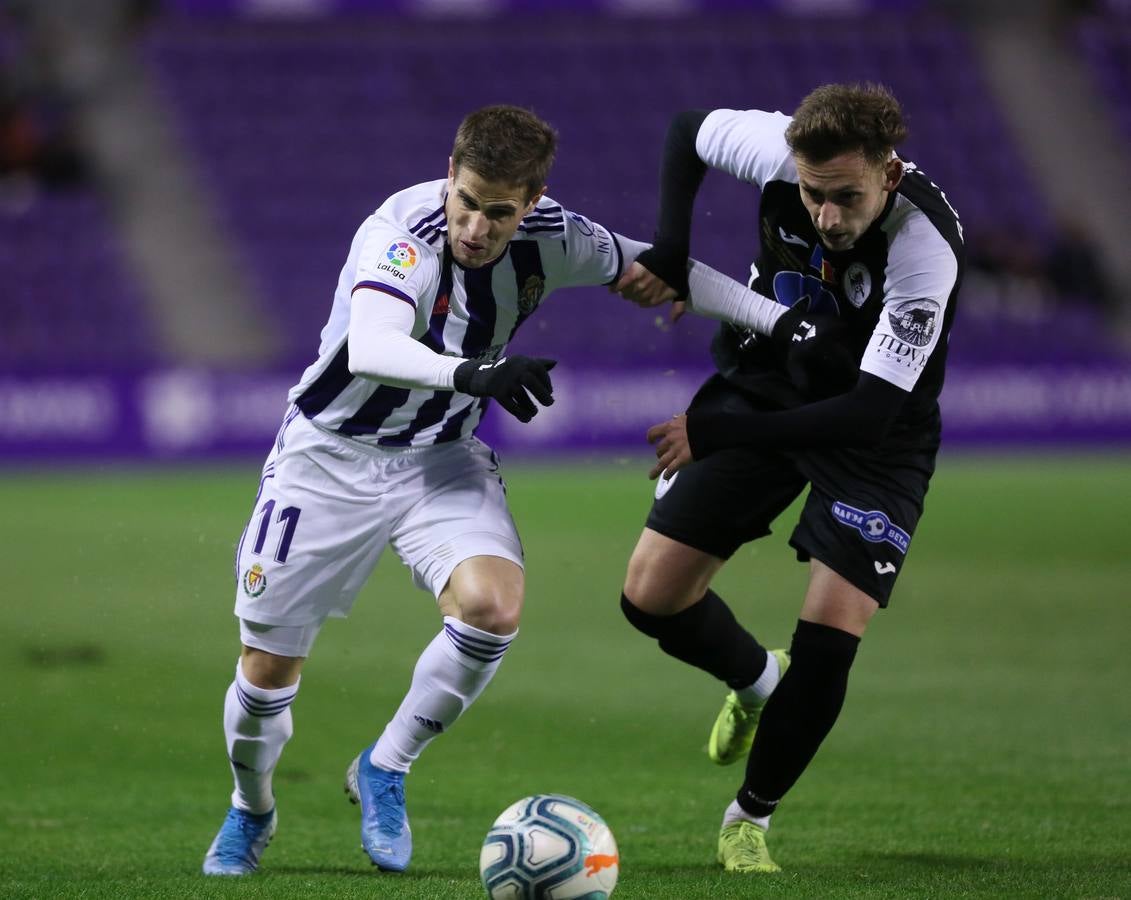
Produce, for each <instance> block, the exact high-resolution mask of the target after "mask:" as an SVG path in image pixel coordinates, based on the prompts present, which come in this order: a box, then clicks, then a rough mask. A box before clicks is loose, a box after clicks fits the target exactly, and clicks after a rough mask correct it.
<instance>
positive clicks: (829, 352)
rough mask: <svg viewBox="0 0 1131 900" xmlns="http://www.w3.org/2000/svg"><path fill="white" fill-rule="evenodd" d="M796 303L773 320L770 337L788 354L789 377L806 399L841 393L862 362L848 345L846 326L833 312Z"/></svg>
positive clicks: (853, 382)
mask: <svg viewBox="0 0 1131 900" xmlns="http://www.w3.org/2000/svg"><path fill="white" fill-rule="evenodd" d="M807 307H808V303H805V302H801V303H795V304H794V305H793V306H791V307H790V308H789V309H787V310H786V311H785V313H784V314H783V315H782V316H781V318H779V319H778V320H777V322H775V323H774V327H773V329H772V331H771V333H770V338H771V339H772V340H773V342H774V343H775V344H776V345H777V346H778V348H779V349H780V350H782V352H784V354H785V367H786V371H787V372H788V373H789V377H790V380H791V381H792V382H793V383H794V385H795V386H796V387H797V389H798V390H799V391H800V392H801V394H802V396H803V397H805V398H806V399H807V400H819V399H823V398H825V397H831V396H833V395H835V394H842V393H844V392H845V391H847V390H849V389H850V388H851V387H852V385H853V384H855V383H856V378H857V376H858V375H859V374H860V361H859V360H858V359H854V358H853V356H852V353H851V351H850V350H849V349H848V347H847V346H845V343H844V338H845V335H846V333H847V329H846V328H845V326H844V323H843V322H841V320H840V319H839V318H838V317H836V316H832V315H828V314H822V313H816V314H814V313H811V312H809V311H808V309H807Z"/></svg>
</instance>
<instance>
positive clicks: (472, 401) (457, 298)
mask: <svg viewBox="0 0 1131 900" xmlns="http://www.w3.org/2000/svg"><path fill="white" fill-rule="evenodd" d="M446 194H447V180H446V179H440V180H437V181H430V182H425V183H423V184H418V185H416V186H414V187H411V188H408V189H407V190H404V191H400V192H399V193H396V194H394V195H393V196H391V197H390V198H389V199H388V200H386V201H385V203H384V204H382V206H381V207H380V208H379V209H378V210H377V211H376V212H375V213H373V215H371V216H370V217H369V218H368V219H366V220H365V222H364V223H362V225H361V227H360V228H359V229H358V231H357V234H356V235H355V236H354V239H353V244H352V245H351V247H350V251H349V256H348V258H347V259H346V263H345V266H343V268H342V273H341V276H340V277H339V279H338V287H337V291H336V292H335V294H334V303H333V307H332V308H331V310H330V318H329V321H328V322H327V323H326V326H325V327H324V328H323V329H322V342H321V346H320V347H319V352H318V360H317V361H316V362H315V363H314V364H313V365H312V366H310V367H309V368H308V369H307V370H306V372H304V373H303V376H302V380H301V381H300V382H299V383H298V384H297V385H295V386H294V387H293V388H292V389H291V391H290V394H289V400H290V402H291V403H293V404H295V405H296V406H297V407H298V408H299V409H300V410H301V411H302V412H303V414H304V415H305V416H306V417H307V418H309V419H311V420H312V421H313V422H314V423H315V424H316V425H318V426H320V427H322V428H324V429H328V430H330V431H335V432H338V433H340V434H343V435H346V436H348V437H351V438H354V439H357V440H362V441H365V442H367V443H374V444H378V445H381V446H386V447H408V446H412V447H418V446H426V445H429V444H436V443H442V442H446V441H452V440H456V439H458V438H461V437H464V436H467V435H470V434H472V433H473V432H474V431H475V429H476V427H477V426H478V424H479V420H480V418H481V416H482V414H483V410H484V408H485V407H486V405H487V402H488V401H487V399H486V398H481V397H472V396H469V395H467V394H463V393H460V392H458V391H453V390H442V389H432V388H411V387H398V386H395V385H391V384H384V383H382V382H380V381H376V380H373V379H371V378H363V377H359V376H356V375H354V374H352V373H351V372H350V368H349V346H348V340H349V325H350V305H351V303H352V298H353V295H354V292H355V291H357V290H358V289H359V288H368V289H370V290H371V291H376V292H378V293H380V294H382V295H384V298H385V299H387V300H388V301H389V302H391V303H405V304H408V305H409V306H410V307H412V309H413V310H415V320H414V322H413V325H412V330H411V337H412V338H413V339H415V340H416V341H418V342H420V343H421V344H423V345H424V346H425V347H427V348H428V349H430V350H431V351H433V352H434V353H437V354H442V355H444V356H448V357H462V358H465V359H477V358H482V359H497V358H498V357H499V356H501V355H503V352H504V350H505V348H506V346H507V343H508V342H509V341H510V339H511V338H512V337H513V336H514V333H515V331H517V329H518V327H519V326H520V325H521V324H522V323H523V322H524V321H526V319H527V318H528V317H529V316H530V315H531V313H533V312H534V310H535V309H536V308H537V307H538V304H539V303H540V302H541V300H542V299H543V297H545V296H546V295H548V294H549V293H550V292H551V291H553V290H554V289H556V288H559V287H575V286H583V285H601V284H610V283H612V282H614V281H616V279H617V278H618V277H619V276H620V272H621V268H622V266H623V254H622V250H621V246H620V244H619V243H618V241H617V239H616V237H615V236H614V235H613V234H612V233H611V232H609V231H608V230H606V229H605V228H603V227H602V226H600V225H598V224H596V223H594V222H590V221H589V220H588V219H586V218H585V217H584V216H581V215H578V214H577V213H571V212H569V211H568V210H565V209H563V208H562V207H561V206H560V205H559V204H557V203H555V202H554V201H553V200H551V199H550V198H548V197H542V198H541V199H540V200H539V201H538V203H537V205H536V206H535V207H534V209H533V210H532V211H531V212H530V214H529V215H527V216H526V217H525V218H523V220H522V222H521V223H520V224H519V226H518V230H517V232H516V233H515V236H514V238H513V239H512V240H511V242H510V244H509V245H508V246H507V249H506V251H505V252H504V253H503V254H502V255H501V256H499V258H498V259H496V260H494V261H493V262H491V263H489V264H487V265H485V266H483V267H481V268H477V269H469V268H464V267H463V266H461V265H459V263H457V262H455V260H454V259H453V258H452V254H451V251H450V249H449V247H448V229H447V219H446V217H445V214H444V201H445V197H446ZM365 293H366V294H368V293H369V292H368V291H366V292H365Z"/></svg>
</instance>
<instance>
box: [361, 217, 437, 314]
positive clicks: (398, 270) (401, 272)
mask: <svg viewBox="0 0 1131 900" xmlns="http://www.w3.org/2000/svg"><path fill="white" fill-rule="evenodd" d="M438 268H439V262H438V260H437V259H436V254H435V253H434V252H433V251H432V250H431V248H429V247H428V246H427V245H426V244H423V243H421V242H420V241H418V240H417V239H416V238H414V237H413V236H412V235H410V234H408V230H407V229H406V228H404V227H403V226H400V225H394V224H392V223H389V222H384V221H381V220H377V221H376V222H374V223H373V224H372V225H371V226H370V228H369V231H368V233H367V234H366V236H365V239H364V241H363V242H362V245H361V251H360V253H359V255H358V260H357V272H356V275H355V276H354V283H353V285H352V287H351V289H350V290H351V294H356V293H357V291H358V290H359V289H360V288H370V289H372V290H374V291H378V292H379V293H382V294H385V295H387V296H389V297H393V298H396V299H397V300H400V301H402V302H404V303H407V304H408V305H409V306H411V307H412V308H413V309H416V308H417V306H418V301H419V299H420V296H421V295H422V294H423V293H424V292H425V291H426V290H427V288H428V286H429V285H430V284H431V283H432V282H433V281H434V280H435V276H436V274H437V271H438Z"/></svg>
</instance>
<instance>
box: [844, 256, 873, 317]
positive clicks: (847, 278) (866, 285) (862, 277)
mask: <svg viewBox="0 0 1131 900" xmlns="http://www.w3.org/2000/svg"><path fill="white" fill-rule="evenodd" d="M842 287H843V288H844V296H845V297H847V298H848V302H849V303H851V304H852V305H853V306H855V307H856V308H857V309H859V308H860V307H861V306H863V305H864V301H865V300H867V299H868V295H869V294H871V293H872V276H871V274H869V272H868V267H867V266H866V265H864V263H858V262H854V263H853V264H852V265H850V266H849V267H848V269H847V270H846V271H845V273H844V282H843V284H842Z"/></svg>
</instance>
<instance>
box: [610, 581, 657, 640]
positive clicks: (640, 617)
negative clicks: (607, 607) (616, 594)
mask: <svg viewBox="0 0 1131 900" xmlns="http://www.w3.org/2000/svg"><path fill="white" fill-rule="evenodd" d="M620 611H621V612H622V613H624V617H625V618H626V619H628V622H629V624H630V625H632V627H633V628H635V629H636V630H637V631H639V632H641V633H642V634H646V635H648V637H653V638H659V637H661V636H662V634H663V628H662V618H661V617H660V616H656V615H653V614H652V613H649V612H646V611H645V610H643V609H641V608H640V607H639V606H637V605H636V604H635V603H633V602H632V600H630V599H629V597H628V594H627V588H626V589H625V592H622V593H621V595H620Z"/></svg>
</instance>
